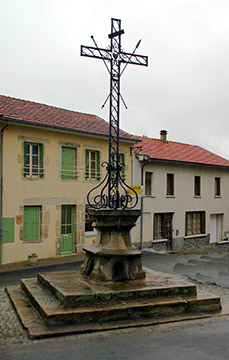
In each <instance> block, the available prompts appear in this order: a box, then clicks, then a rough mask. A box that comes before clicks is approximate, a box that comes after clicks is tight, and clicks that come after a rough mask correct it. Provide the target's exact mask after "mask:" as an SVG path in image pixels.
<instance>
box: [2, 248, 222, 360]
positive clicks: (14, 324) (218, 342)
mask: <svg viewBox="0 0 229 360" xmlns="http://www.w3.org/2000/svg"><path fill="white" fill-rule="evenodd" d="M213 255H214V254H210V259H209V258H206V256H209V254H208V255H199V254H198V255H179V256H177V255H161V254H155V253H152V252H146V253H145V256H144V257H143V264H144V266H145V267H148V268H151V269H154V270H158V271H165V272H170V273H171V272H176V273H177V274H178V273H180V274H184V275H181V276H185V277H186V275H189V276H190V277H193V279H194V280H193V282H194V283H195V284H196V285H197V287H198V288H200V289H204V290H206V291H209V292H211V293H212V294H216V295H220V297H221V300H222V303H229V288H227V287H222V286H218V285H214V284H213V283H211V281H210V282H209V283H206V282H204V281H203V280H205V281H206V280H209V279H206V278H205V279H201V280H202V281H200V280H198V279H197V276H196V274H197V273H199V274H202V275H203V276H205V277H206V276H209V277H211V279H210V280H212V279H213V280H216V279H217V278H220V277H221V275H222V274H220V272H221V271H223V272H225V273H226V271H225V270H226V268H225V266H224V268H223V270H222V267H221V265H220V264H223V265H224V263H225V261H224V260H225V258H223V257H217V256H216V257H215V256H213ZM203 256H205V257H203ZM205 263H206V264H207V263H210V265H209V264H208V265H207V266H203V265H204V264H205ZM218 265H220V266H218ZM79 266H80V262H77V263H70V264H61V265H58V266H55V267H53V266H51V267H48V268H38V269H36V268H29V269H26V270H20V272H14V273H8V274H0V286H1V288H0V354H1V356H0V359H1V360H11V359H12V360H19V359H20V360H21V359H23V360H26V359H31V358H32V359H33V360H40V359H42V360H46V359H47V360H48V359H54V360H55V359H57V360H58V359H68V360H69V359H70V360H71V359H75V358H77V359H83V360H84V359H85V360H90V359H93V360H94V359H95V358H96V359H101V360H103V359H106V360H113V359H119V360H122V359H127V360H129V359H142V360H146V359H147V360H148V359H154V358H155V359H156V358H160V359H162V360H167V359H169V360H171V359H175V358H176V359H177V360H192V359H193V360H194V359H195V360H196V359H201V360H205V359H206V360H207V359H208V360H209V359H210V360H211V359H214V360H215V359H217V360H218V359H219V360H220V359H228V357H229V350H228V346H227V341H226V339H227V338H228V336H229V326H228V325H229V322H228V321H229V317H219V318H213V319H206V320H201V321H200V320H195V321H185V322H180V323H171V324H163V325H156V326H149V327H141V328H133V329H126V330H116V331H109V332H102V333H92V334H82V335H72V336H64V337H60V338H51V339H43V340H29V339H28V337H27V333H26V332H25V330H23V329H22V327H21V324H20V323H19V321H18V319H17V316H16V314H15V312H14V310H13V308H12V306H11V303H10V301H9V299H8V297H7V295H6V293H5V291H4V287H3V286H5V285H6V284H14V283H15V284H18V283H19V280H20V278H22V277H33V276H35V275H36V273H37V271H38V270H39V271H47V269H48V270H50V271H53V270H55V271H57V270H71V269H73V268H74V269H77V268H79ZM190 266H192V268H190ZM217 266H218V267H217ZM194 268H195V270H192V271H191V270H190V269H194ZM213 269H214V272H213ZM208 270H209V271H208ZM186 278H187V277H186ZM225 285H228V283H225Z"/></svg>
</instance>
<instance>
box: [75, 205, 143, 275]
mask: <svg viewBox="0 0 229 360" xmlns="http://www.w3.org/2000/svg"><path fill="white" fill-rule="evenodd" d="M88 214H89V216H90V218H91V220H92V221H93V222H94V223H95V228H96V229H97V231H98V234H99V242H98V245H93V246H89V247H85V248H83V250H85V252H86V256H85V261H84V265H83V266H82V268H81V271H82V274H84V275H86V276H88V277H89V278H90V279H94V280H96V279H97V280H98V281H111V280H119V281H125V280H134V279H143V278H144V277H145V273H144V271H143V269H142V261H141V252H140V251H138V250H135V249H133V248H132V246H131V241H130V230H131V229H132V228H133V227H134V226H135V224H136V221H137V219H138V217H139V215H140V210H110V209H105V210H95V209H88Z"/></svg>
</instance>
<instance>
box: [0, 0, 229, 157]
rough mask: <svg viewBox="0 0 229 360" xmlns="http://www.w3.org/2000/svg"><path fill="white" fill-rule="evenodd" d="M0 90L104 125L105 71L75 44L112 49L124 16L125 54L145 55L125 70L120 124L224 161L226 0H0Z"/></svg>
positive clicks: (228, 54) (228, 151) (227, 140)
mask: <svg viewBox="0 0 229 360" xmlns="http://www.w3.org/2000/svg"><path fill="white" fill-rule="evenodd" d="M0 14H1V21H0V34H1V38H0V49H1V52H0V94H1V95H7V96H12V97H15V98H20V99H25V100H33V101H37V102H41V103H45V104H48V105H54V106H57V107H62V108H66V109H70V110H75V111H80V112H85V113H92V114H96V115H98V116H100V117H102V118H104V119H106V120H108V110H109V107H108V105H107V106H106V107H105V108H104V109H103V110H101V105H102V104H103V102H104V100H105V99H106V97H107V95H108V93H109V75H108V73H107V71H106V68H105V66H104V64H103V62H102V61H101V60H96V59H92V58H86V57H81V56H80V45H81V44H82V45H88V46H93V42H92V40H91V38H90V36H91V35H94V37H95V40H96V42H97V44H98V45H99V47H103V48H107V46H109V44H110V40H109V39H108V34H109V33H110V28H111V18H112V17H113V18H117V19H121V20H122V28H123V29H124V30H125V34H124V35H123V36H122V45H123V48H124V51H126V52H132V51H133V49H134V47H135V45H136V44H137V42H138V40H139V39H142V42H141V45H140V47H139V49H138V51H137V53H138V54H141V55H148V57H149V66H148V68H146V67H143V66H135V65H128V67H127V68H126V70H125V72H124V73H123V76H122V77H121V92H122V96H123V98H124V99H125V102H126V103H127V106H128V110H125V109H124V107H123V106H122V107H121V125H120V126H121V128H122V129H123V130H126V131H128V132H130V133H132V134H135V135H146V136H149V137H154V138H158V137H159V132H160V130H161V129H165V130H167V131H168V139H169V140H173V141H179V142H185V143H189V144H194V145H199V146H202V147H204V148H206V149H208V150H210V151H212V152H214V153H217V154H218V155H221V156H223V157H226V158H228V159H229V136H228V134H229V121H228V119H229V101H228V96H229V20H228V19H229V1H228V0H160V1H158V0H144V1H139V0H137V1H136V0H116V1H108V0H84V1H81V0H64V1H63V0H0Z"/></svg>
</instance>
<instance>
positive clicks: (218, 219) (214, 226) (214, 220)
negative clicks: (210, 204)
mask: <svg viewBox="0 0 229 360" xmlns="http://www.w3.org/2000/svg"><path fill="white" fill-rule="evenodd" d="M222 224H223V215H222V214H211V215H210V243H214V242H218V241H220V240H221V239H222Z"/></svg>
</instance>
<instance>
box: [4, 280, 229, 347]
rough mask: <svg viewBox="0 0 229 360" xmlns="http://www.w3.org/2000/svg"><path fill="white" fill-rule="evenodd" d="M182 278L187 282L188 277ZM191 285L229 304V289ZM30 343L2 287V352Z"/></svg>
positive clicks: (203, 284) (197, 284)
mask: <svg viewBox="0 0 229 360" xmlns="http://www.w3.org/2000/svg"><path fill="white" fill-rule="evenodd" d="M182 278H185V279H186V280H187V278H186V277H182ZM191 283H194V284H195V285H196V286H197V288H198V289H200V290H202V291H203V290H204V291H206V292H209V293H211V294H212V295H217V296H220V297H221V303H222V304H226V303H227V304H229V288H223V287H220V286H216V285H209V284H205V283H201V282H198V281H193V280H192V281H191ZM33 341H34V340H33ZM28 342H31V340H29V339H28V336H27V332H26V331H25V330H24V329H23V328H22V326H21V323H20V321H19V320H18V318H17V315H16V313H15V311H14V309H13V306H12V304H11V302H10V300H9V298H8V296H7V294H6V292H5V289H4V288H3V287H0V350H1V349H4V348H6V347H9V346H11V345H20V344H21V345H22V346H23V345H26V344H27V343H28Z"/></svg>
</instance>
